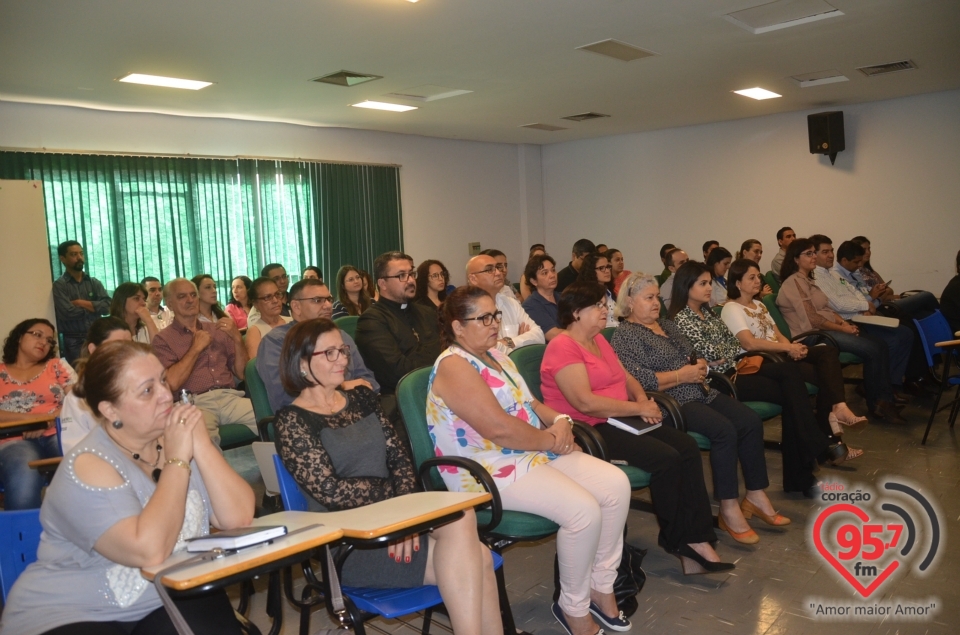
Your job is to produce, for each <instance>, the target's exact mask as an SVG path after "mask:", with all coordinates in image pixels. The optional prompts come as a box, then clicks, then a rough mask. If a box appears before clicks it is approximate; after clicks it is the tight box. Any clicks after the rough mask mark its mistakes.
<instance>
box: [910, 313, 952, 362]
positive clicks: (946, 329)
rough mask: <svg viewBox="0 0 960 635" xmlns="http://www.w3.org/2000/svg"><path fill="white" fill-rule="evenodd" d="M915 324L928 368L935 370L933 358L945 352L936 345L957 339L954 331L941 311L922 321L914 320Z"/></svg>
mask: <svg viewBox="0 0 960 635" xmlns="http://www.w3.org/2000/svg"><path fill="white" fill-rule="evenodd" d="M913 323H914V324H916V325H917V332H918V333H919V334H920V342H921V343H922V344H923V354H924V355H925V356H926V358H927V366H929V367H930V368H933V367H934V363H935V360H934V358H933V356H934V355H939V354H940V353H942V352H943V349H942V348H938V347H937V346H934V345H935V344H936V343H937V342H949V341H951V340H955V339H956V337H954V335H953V330H952V329H951V328H950V323H949V322H947V318H945V317H943V313H941V312H940V309H937V310H936V311H934V312H933V314H931V315H928V316H927V317H925V318H923V319H922V320H914V321H913Z"/></svg>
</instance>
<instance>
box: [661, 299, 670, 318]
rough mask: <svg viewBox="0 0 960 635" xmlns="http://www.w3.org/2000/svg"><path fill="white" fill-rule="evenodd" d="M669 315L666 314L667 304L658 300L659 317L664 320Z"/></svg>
mask: <svg viewBox="0 0 960 635" xmlns="http://www.w3.org/2000/svg"><path fill="white" fill-rule="evenodd" d="M668 316H669V314H668V313H667V304H666V302H664V301H663V298H660V317H661V318H666V317H668Z"/></svg>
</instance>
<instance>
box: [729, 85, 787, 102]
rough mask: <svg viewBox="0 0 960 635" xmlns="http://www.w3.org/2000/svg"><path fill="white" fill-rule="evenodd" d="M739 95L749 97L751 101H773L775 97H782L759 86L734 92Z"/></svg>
mask: <svg viewBox="0 0 960 635" xmlns="http://www.w3.org/2000/svg"><path fill="white" fill-rule="evenodd" d="M733 92H735V93H736V94H738V95H743V96H744V97H749V98H750V99H773V98H774V97H782V95H778V94H776V93H774V92H771V91H769V90H766V89H765V88H760V87H759V86H757V87H754V88H744V89H743V90H735V91H733Z"/></svg>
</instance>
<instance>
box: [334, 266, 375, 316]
mask: <svg viewBox="0 0 960 635" xmlns="http://www.w3.org/2000/svg"><path fill="white" fill-rule="evenodd" d="M369 308H370V295H369V294H368V293H367V290H366V288H365V287H364V285H363V274H362V273H361V272H360V270H359V269H357V268H356V267H354V266H353V265H343V266H342V267H340V270H339V271H337V301H336V302H334V303H333V317H334V319H336V318H338V317H346V316H348V315H361V314H362V313H363V312H364V311H366V310H367V309H369Z"/></svg>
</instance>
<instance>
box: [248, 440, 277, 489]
mask: <svg viewBox="0 0 960 635" xmlns="http://www.w3.org/2000/svg"><path fill="white" fill-rule="evenodd" d="M252 447H253V458H255V459H256V460H257V467H259V468H260V478H262V479H263V487H264V489H265V490H267V495H269V496H276V495H277V494H279V493H280V483H279V481H278V480H277V468H276V467H275V466H274V465H273V457H275V456H277V444H276V443H273V442H272V441H254V442H253V444H252Z"/></svg>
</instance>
